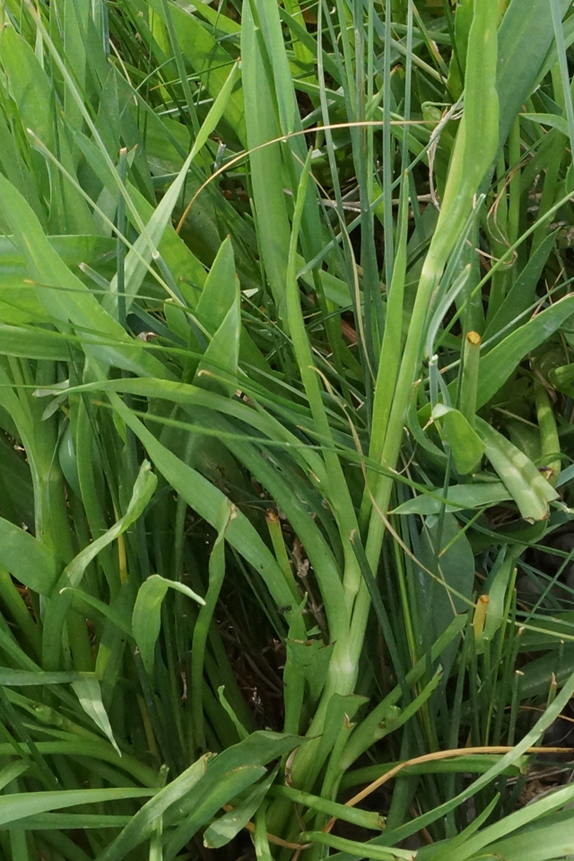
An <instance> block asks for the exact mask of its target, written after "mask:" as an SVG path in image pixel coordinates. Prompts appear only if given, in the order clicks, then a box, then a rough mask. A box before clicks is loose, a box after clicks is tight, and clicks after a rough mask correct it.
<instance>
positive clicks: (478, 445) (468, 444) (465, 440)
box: [432, 404, 486, 475]
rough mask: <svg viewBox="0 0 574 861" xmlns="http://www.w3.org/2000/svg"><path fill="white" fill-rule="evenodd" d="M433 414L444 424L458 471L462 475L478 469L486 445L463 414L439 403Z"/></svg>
mask: <svg viewBox="0 0 574 861" xmlns="http://www.w3.org/2000/svg"><path fill="white" fill-rule="evenodd" d="M432 416H433V419H438V420H439V421H440V423H441V425H442V428H443V431H444V435H445V438H446V441H447V443H448V445H449V448H450V450H451V452H452V456H453V459H454V464H455V466H456V469H457V471H458V472H459V473H460V474H461V475H466V474H467V473H469V472H472V470H474V469H476V468H477V466H478V465H479V464H480V459H481V458H482V455H483V454H484V451H485V448H486V445H485V443H484V442H483V441H482V440H481V438H480V437H479V435H478V434H477V433H476V431H475V430H473V428H472V427H471V426H470V424H469V423H468V421H467V420H466V418H465V417H464V416H463V414H462V413H461V412H460V411H459V410H455V409H453V408H452V407H446V406H444V404H437V406H436V407H435V408H434V410H433V412H432Z"/></svg>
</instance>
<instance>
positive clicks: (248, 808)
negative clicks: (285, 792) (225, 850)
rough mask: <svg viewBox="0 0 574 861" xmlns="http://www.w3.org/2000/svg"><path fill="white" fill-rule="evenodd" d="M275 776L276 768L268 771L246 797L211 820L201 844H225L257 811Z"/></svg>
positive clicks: (212, 847) (208, 845) (206, 845)
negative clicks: (213, 820)
mask: <svg viewBox="0 0 574 861" xmlns="http://www.w3.org/2000/svg"><path fill="white" fill-rule="evenodd" d="M276 777H277V769H275V770H274V771H272V772H270V774H268V775H267V777H266V778H265V779H264V780H262V781H261V782H260V783H258V784H256V786H255V788H254V789H253V791H252V792H250V793H249V794H248V796H247V798H246V799H245V800H244V801H242V802H241V804H238V805H237V807H234V808H233V810H230V811H229V812H228V813H224V815H223V816H220V817H219V819H216V820H215V822H212V823H211V825H210V826H209V827H208V828H206V829H205V832H204V835H203V845H204V846H205V847H206V848H207V849H220V848H221V847H222V846H227V844H228V843H229V842H230V841H231V840H233V838H234V837H235V836H236V835H237V834H239V832H240V831H241V830H242V829H243V828H245V826H246V825H247V823H248V822H249V820H250V819H252V817H253V815H254V814H255V813H256V812H257V810H258V809H259V807H260V806H261V803H262V802H263V799H264V798H265V796H266V795H267V793H268V792H269V787H270V786H271V784H272V783H273V781H274V780H275V778H276Z"/></svg>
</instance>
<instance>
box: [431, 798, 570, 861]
mask: <svg viewBox="0 0 574 861" xmlns="http://www.w3.org/2000/svg"><path fill="white" fill-rule="evenodd" d="M572 799H574V786H566V787H564V788H562V789H558V790H556V791H555V792H551V793H550V794H549V795H547V796H546V797H543V798H540V799H539V800H538V801H536V802H534V803H532V804H528V805H526V807H523V808H522V809H521V810H517V811H515V812H514V813H511V814H510V815H508V816H505V817H503V819H502V820H501V821H500V822H495V823H494V824H493V825H490V826H489V827H488V828H484V829H483V830H482V831H479V832H478V834H475V835H474V836H473V837H471V838H470V839H468V840H466V841H465V842H464V844H463V845H462V846H460V847H457V848H455V849H453V850H451V851H449V850H448V846H447V847H445V848H443V851H442V852H441V861H443V859H444V861H467V859H470V858H473V857H477V856H478V853H479V852H481V850H482V851H483V852H484V853H485V854H486V855H491V856H494V857H497V856H498V857H501V858H504V859H505V861H526V859H528V861H548V859H563V858H564V856H565V855H568V854H571V852H572V850H573V849H574V838H573V836H572V825H573V822H574V814H573V812H572V810H569V811H564V812H563V813H562V814H558V816H551V817H548V818H549V819H550V822H549V823H545V822H544V819H545V818H546V816H547V815H548V814H551V813H553V812H554V811H556V810H559V809H560V808H561V807H564V806H565V805H566V804H568V803H569V802H570V803H571V802H572ZM542 817H544V819H543V820H542V822H537V820H540V819H541V818H542ZM521 827H522V828H521ZM519 828H521V833H520V835H513V834H512V832H513V831H515V830H517V829H519ZM506 835H512V836H508V837H506ZM503 837H506V839H504V840H501V839H500V838H503ZM493 841H500V842H496V843H494V845H492V843H493ZM480 857H484V855H481V856H480Z"/></svg>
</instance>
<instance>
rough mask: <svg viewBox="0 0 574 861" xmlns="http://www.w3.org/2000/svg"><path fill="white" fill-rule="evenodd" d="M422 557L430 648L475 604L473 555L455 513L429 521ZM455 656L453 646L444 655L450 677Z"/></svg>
mask: <svg viewBox="0 0 574 861" xmlns="http://www.w3.org/2000/svg"><path fill="white" fill-rule="evenodd" d="M420 558H421V562H422V563H423V564H424V566H425V568H426V569H427V570H426V571H421V573H420V575H419V579H418V583H419V606H420V610H419V612H420V619H421V626H422V631H421V636H422V637H423V640H422V642H423V647H424V648H425V649H428V647H429V646H430V644H432V643H434V642H435V641H436V640H437V639H438V637H440V635H441V634H442V633H443V632H444V631H445V630H446V629H447V628H448V626H449V625H450V624H451V622H452V621H453V618H454V617H456V615H457V614H460V613H463V612H464V611H465V610H467V609H468V607H469V605H470V604H471V603H472V592H473V589H474V568H475V566H474V555H473V552H472V548H471V546H470V542H469V540H468V538H467V536H466V535H465V533H464V532H462V530H461V527H460V526H459V524H458V521H457V519H456V518H455V517H454V515H453V514H449V513H448V512H447V513H445V514H444V516H443V517H442V518H436V517H434V516H431V517H429V518H428V519H427V520H426V522H425V524H424V527H423V529H422V534H421V555H420ZM429 572H430V573H429ZM433 575H434V576H433ZM465 599H466V600H465ZM455 655H456V646H455V645H454V644H453V645H452V646H451V647H450V649H448V650H445V652H444V653H443V654H442V655H441V659H440V661H441V664H442V666H443V668H444V671H445V674H446V676H447V678H448V675H449V672H450V668H451V665H452V661H453V660H454V658H455Z"/></svg>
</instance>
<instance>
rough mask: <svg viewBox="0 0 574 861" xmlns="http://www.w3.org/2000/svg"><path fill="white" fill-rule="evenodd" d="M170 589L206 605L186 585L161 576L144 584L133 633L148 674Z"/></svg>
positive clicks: (157, 575)
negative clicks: (165, 600) (162, 609)
mask: <svg viewBox="0 0 574 861" xmlns="http://www.w3.org/2000/svg"><path fill="white" fill-rule="evenodd" d="M168 589H175V590H176V591H177V592H182V593H183V594H184V595H187V596H188V598H192V599H193V600H194V601H197V603H198V604H205V601H204V600H203V598H201V597H200V596H199V595H197V594H196V593H195V592H193V591H192V590H191V589H190V588H189V587H188V586H186V585H185V584H184V583H179V582H178V581H176V580H166V579H165V578H164V577H160V576H159V574H152V575H151V577H148V578H147V580H146V581H145V582H144V583H142V585H141V586H140V588H139V591H138V595H137V598H136V602H135V605H134V611H133V616H132V632H133V636H134V639H135V641H136V643H137V646H138V649H139V650H140V654H141V658H142V661H143V665H144V667H145V668H146V670H147V672H148V673H151V672H153V664H154V649H155V644H156V642H157V638H158V636H159V632H160V628H161V605H162V602H163V599H164V598H165V596H166V593H167V590H168Z"/></svg>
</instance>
